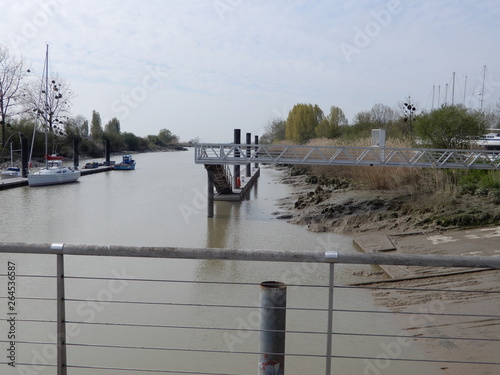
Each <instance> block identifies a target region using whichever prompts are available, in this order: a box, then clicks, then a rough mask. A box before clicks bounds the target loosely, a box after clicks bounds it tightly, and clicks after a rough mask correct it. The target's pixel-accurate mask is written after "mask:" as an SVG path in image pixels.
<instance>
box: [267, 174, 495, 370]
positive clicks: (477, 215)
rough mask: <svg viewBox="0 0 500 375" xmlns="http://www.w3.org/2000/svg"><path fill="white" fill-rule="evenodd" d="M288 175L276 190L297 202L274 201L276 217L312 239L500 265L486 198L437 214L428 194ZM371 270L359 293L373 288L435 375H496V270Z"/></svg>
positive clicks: (471, 199) (455, 203) (455, 204)
mask: <svg viewBox="0 0 500 375" xmlns="http://www.w3.org/2000/svg"><path fill="white" fill-rule="evenodd" d="M290 171H291V170H290V169H284V170H283V172H284V175H283V183H286V184H291V185H293V186H294V193H293V194H292V195H291V196H289V197H286V198H283V199H281V200H280V201H279V202H278V206H279V211H276V212H275V215H276V217H277V218H280V219H283V220H287V221H288V222H290V223H293V224H297V225H306V226H307V228H308V230H309V231H313V232H335V233H342V234H348V235H350V236H351V237H352V238H353V243H354V245H355V247H356V248H357V249H358V250H359V251H363V252H367V253H371V252H375V253H380V252H384V253H388V254H396V253H397V254H426V255H460V256H472V255H483V256H500V248H499V247H498V237H499V236H500V226H498V225H499V223H500V220H498V217H499V208H498V206H497V205H496V204H495V203H494V202H493V201H492V200H491V199H488V197H484V196H483V197H482V196H462V199H456V198H455V199H453V200H451V202H452V204H449V205H442V204H441V205H437V204H436V198H435V197H431V196H426V195H425V194H422V195H415V194H408V193H405V192H404V191H387V190H367V189H359V188H357V187H356V186H354V185H352V184H350V183H349V182H348V181H346V180H342V179H334V180H332V179H325V178H322V177H317V176H312V175H307V174H296V175H293V173H290ZM495 223H496V225H497V226H494V224H495ZM472 227H474V228H472ZM377 269H378V270H382V272H376V271H374V272H369V273H368V274H367V273H366V272H364V271H359V272H360V276H366V277H368V278H369V279H371V280H372V282H370V283H369V284H367V283H366V282H363V284H364V285H367V286H370V287H373V288H375V289H374V292H373V293H374V297H375V299H376V301H377V303H378V304H379V305H380V306H383V308H384V309H386V310H388V311H393V312H394V316H393V318H394V319H396V320H400V321H401V324H402V325H403V326H405V327H407V328H405V329H404V331H403V332H401V335H404V336H409V337H412V339H411V341H409V342H410V343H414V342H417V343H418V344H420V345H421V347H423V348H425V349H424V351H425V354H426V358H427V359H428V360H432V361H438V362H436V370H437V371H439V372H440V373H442V374H454V375H467V374H470V373H481V374H494V373H497V367H498V366H497V365H495V364H492V363H493V362H495V361H494V358H495V353H496V351H497V349H498V348H497V346H496V344H495V345H492V343H491V342H490V340H495V339H496V338H497V337H498V335H499V334H500V328H499V325H498V324H497V322H498V318H495V315H496V314H495V311H496V310H497V306H498V293H500V287H499V286H498V270H475V269H463V268H462V269H451V268H430V267H403V266H382V267H377ZM355 272H358V271H355ZM355 274H356V273H355ZM378 288H380V289H378ZM410 290H411V293H410ZM415 312H421V313H422V312H424V313H429V315H425V314H424V315H420V316H418V317H417V315H416V314H415ZM399 314H402V315H399ZM478 314H482V315H478ZM485 314H486V315H485ZM487 314H490V315H491V316H489V315H488V316H487ZM406 317H409V318H406ZM437 337H439V338H440V339H435V338H437ZM466 338H474V339H472V340H471V339H466ZM410 345H411V344H410ZM408 350H409V351H408V352H406V351H405V352H403V351H402V352H401V353H402V354H401V356H402V357H409V358H410V357H412V355H411V346H410V347H409V348H408ZM460 362H464V363H467V362H469V363H468V364H461V363H460ZM481 363H484V364H481Z"/></svg>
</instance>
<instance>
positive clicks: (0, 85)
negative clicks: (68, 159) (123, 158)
mask: <svg viewBox="0 0 500 375" xmlns="http://www.w3.org/2000/svg"><path fill="white" fill-rule="evenodd" d="M47 78H48V79H47V80H46V81H44V82H42V78H41V77H37V75H36V74H34V73H33V72H32V69H31V68H30V67H29V66H28V65H27V63H26V62H25V60H24V59H23V58H22V57H21V58H19V57H17V56H15V55H13V54H12V53H11V52H10V51H9V50H8V49H7V47H5V46H2V45H0V125H1V127H0V132H1V144H0V146H1V149H2V153H1V155H3V157H4V158H5V157H6V155H7V152H6V150H7V149H9V147H10V144H11V143H12V144H13V147H15V148H16V149H17V148H19V147H20V144H19V143H20V136H24V137H26V138H28V139H29V140H30V142H31V140H32V139H33V145H32V146H31V149H32V150H33V156H34V157H40V156H43V154H44V153H45V146H44V144H45V132H47V135H48V137H49V144H50V150H48V152H49V153H59V154H60V155H72V154H73V140H75V139H76V140H78V141H79V144H80V150H79V151H80V154H81V155H85V156H89V157H98V156H102V152H103V149H104V141H109V142H110V145H111V149H112V150H113V151H116V152H120V151H138V152H140V151H149V150H159V149H165V148H179V147H180V146H179V138H178V137H177V136H176V135H174V134H172V133H171V132H170V130H168V129H161V130H160V131H159V133H158V134H157V135H148V136H146V137H138V136H136V135H135V134H133V133H130V132H122V131H121V128H120V121H119V119H117V118H116V117H115V118H112V119H111V120H110V121H108V122H107V123H106V124H105V125H104V126H103V124H102V121H101V117H100V114H99V112H97V111H95V110H94V111H92V117H91V120H90V122H89V121H88V120H87V119H86V118H85V117H84V116H82V115H76V116H72V115H71V100H72V99H73V98H74V97H75V94H74V93H73V92H72V91H71V88H70V85H69V83H68V82H67V81H66V80H65V79H64V78H63V77H61V76H60V75H58V74H51V76H50V77H47ZM33 134H34V136H33Z"/></svg>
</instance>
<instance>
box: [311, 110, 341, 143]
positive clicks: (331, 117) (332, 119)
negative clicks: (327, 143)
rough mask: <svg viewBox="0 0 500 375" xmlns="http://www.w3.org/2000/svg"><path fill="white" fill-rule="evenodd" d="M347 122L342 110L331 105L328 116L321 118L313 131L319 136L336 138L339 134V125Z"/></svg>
mask: <svg viewBox="0 0 500 375" xmlns="http://www.w3.org/2000/svg"><path fill="white" fill-rule="evenodd" d="M347 124H348V121H347V119H346V117H345V114H344V111H342V110H341V109H340V108H339V107H336V106H332V107H331V108H330V113H329V114H328V116H326V117H325V118H323V119H322V120H321V121H320V123H319V124H318V126H317V127H316V129H315V133H316V136H317V137H319V138H336V137H338V136H339V135H340V127H341V126H346V125H347Z"/></svg>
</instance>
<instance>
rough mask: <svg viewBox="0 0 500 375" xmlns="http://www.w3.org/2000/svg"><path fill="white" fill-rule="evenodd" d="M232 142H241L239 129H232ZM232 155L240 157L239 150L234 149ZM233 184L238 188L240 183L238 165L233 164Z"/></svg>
mask: <svg viewBox="0 0 500 375" xmlns="http://www.w3.org/2000/svg"><path fill="white" fill-rule="evenodd" d="M234 144H237V145H239V144H241V129H234ZM234 157H236V158H239V157H240V152H239V151H237V150H235V151H234ZM233 179H234V181H233V186H234V187H236V188H239V187H240V186H239V185H240V184H239V182H240V166H239V165H235V166H234V168H233Z"/></svg>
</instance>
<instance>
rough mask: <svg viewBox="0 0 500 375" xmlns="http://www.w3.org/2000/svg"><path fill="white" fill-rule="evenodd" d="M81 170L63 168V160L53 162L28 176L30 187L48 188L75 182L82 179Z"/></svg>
mask: <svg viewBox="0 0 500 375" xmlns="http://www.w3.org/2000/svg"><path fill="white" fill-rule="evenodd" d="M80 175H81V172H80V171H79V170H75V169H71V168H67V167H65V166H63V164H62V160H52V161H50V162H48V163H47V166H46V167H45V168H42V169H40V170H39V171H37V172H35V173H30V174H28V185H29V186H48V185H59V184H67V183H70V182H75V181H76V180H78V179H79V178H80Z"/></svg>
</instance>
